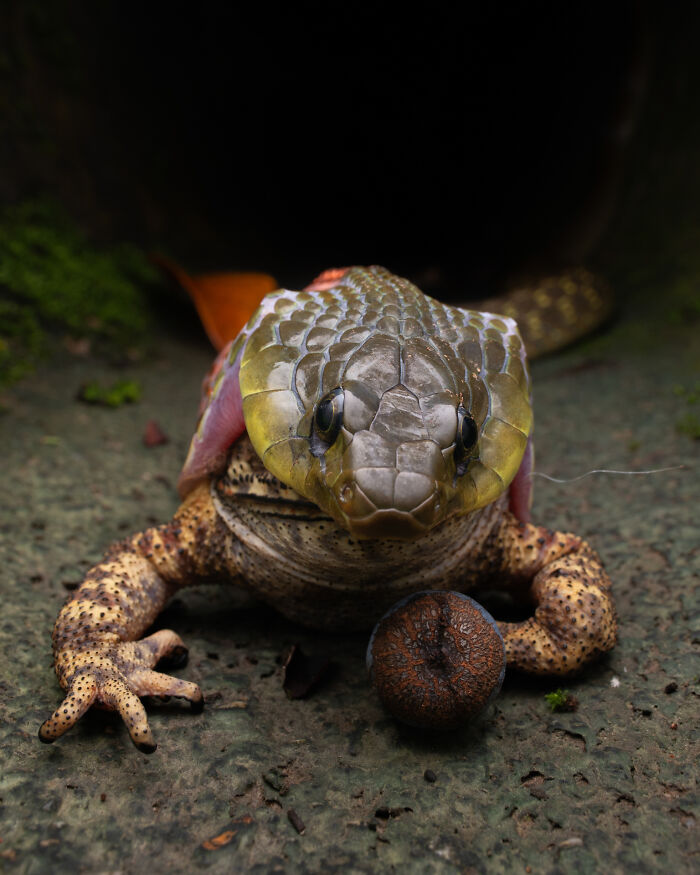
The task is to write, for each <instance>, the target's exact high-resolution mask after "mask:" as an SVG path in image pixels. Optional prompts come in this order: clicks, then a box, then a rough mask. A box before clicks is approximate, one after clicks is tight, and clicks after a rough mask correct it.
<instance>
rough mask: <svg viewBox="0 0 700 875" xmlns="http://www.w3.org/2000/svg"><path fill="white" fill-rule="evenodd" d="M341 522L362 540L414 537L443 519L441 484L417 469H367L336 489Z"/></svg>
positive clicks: (341, 483) (352, 476) (348, 475)
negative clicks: (416, 470)
mask: <svg viewBox="0 0 700 875" xmlns="http://www.w3.org/2000/svg"><path fill="white" fill-rule="evenodd" d="M333 493H334V496H333V497H334V499H335V505H336V508H337V513H336V514H335V516H336V518H337V519H338V520H339V522H340V523H341V524H342V525H343V527H344V528H346V529H347V530H348V531H349V532H350V534H351V535H352V536H353V537H356V538H360V539H363V540H364V539H374V538H376V539H392V540H415V539H416V538H420V537H422V536H423V535H425V534H426V533H427V532H429V531H430V529H432V528H433V527H434V526H435V525H437V523H439V522H441V521H442V519H443V518H444V514H443V512H442V508H443V499H442V498H441V495H440V490H439V484H438V483H437V482H436V481H434V480H432V479H430V478H429V477H425V476H424V475H422V474H415V473H414V472H405V471H399V472H397V471H395V470H393V469H386V468H364V469H360V470H359V471H355V472H353V473H352V474H346V475H345V476H344V477H342V478H341V481H340V482H339V483H337V484H336V487H335V488H334V490H333Z"/></svg>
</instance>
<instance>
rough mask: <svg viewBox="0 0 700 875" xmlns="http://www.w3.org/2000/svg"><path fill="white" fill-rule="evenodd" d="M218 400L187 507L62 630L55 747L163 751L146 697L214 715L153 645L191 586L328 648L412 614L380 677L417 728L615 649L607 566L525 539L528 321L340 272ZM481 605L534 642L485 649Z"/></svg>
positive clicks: (262, 325) (233, 375)
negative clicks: (487, 591) (511, 613)
mask: <svg viewBox="0 0 700 875" xmlns="http://www.w3.org/2000/svg"><path fill="white" fill-rule="evenodd" d="M584 297H585V295H584ZM566 309H567V308H566V307H565V308H564V310H562V312H563V313H565V311H566ZM531 336H532V337H533V338H535V339H536V336H537V334H536V332H535V333H534V334H533V333H532V332H531ZM203 388H204V392H203V399H202V405H201V408H200V409H201V415H200V420H199V423H198V426H197V429H196V432H195V435H194V437H193V439H192V443H191V447H190V452H189V454H188V457H187V461H186V463H185V467H184V469H183V472H182V476H181V479H180V490H181V493H182V495H183V499H184V500H183V503H182V505H181V507H180V508H179V510H178V511H177V513H176V514H175V516H174V518H173V519H172V520H171V521H170V522H169V523H166V524H164V525H162V526H157V527H153V528H149V529H147V530H146V531H144V532H141V533H138V534H136V535H133V536H132V537H131V538H128V539H126V540H125V541H122V542H120V543H118V544H115V545H113V547H112V548H111V549H110V551H109V552H108V554H107V555H106V557H105V559H104V560H103V561H102V562H100V563H98V565H96V566H95V567H94V568H92V569H91V570H90V571H89V572H88V574H87V575H86V578H85V580H84V582H83V583H82V584H81V586H80V587H79V588H78V589H77V590H76V591H75V592H74V593H73V595H72V597H71V599H70V600H69V601H68V603H67V604H66V605H64V607H63V608H62V610H61V612H60V614H59V616H58V618H57V620H56V624H55V627H54V632H53V645H54V659H55V666H56V673H57V675H58V678H59V681H60V683H61V685H62V686H63V687H64V689H65V690H66V697H65V699H64V701H63V703H62V704H61V706H60V707H59V708H58V709H57V710H56V711H55V712H54V713H53V715H52V716H51V717H49V719H48V720H46V721H45V723H44V724H43V725H42V727H41V729H40V731H39V735H40V738H41V739H42V741H45V742H51V741H54V740H55V739H56V738H58V737H59V736H60V735H62V734H63V733H64V732H65V731H66V730H67V729H69V728H70V727H71V726H73V725H74V724H75V722H76V721H77V720H78V719H79V718H80V716H81V715H82V714H83V713H85V711H86V710H87V709H88V708H89V707H90V706H91V705H92V704H93V703H99V704H100V705H102V706H103V707H106V708H109V709H113V710H118V711H119V712H120V714H121V715H122V717H123V719H124V721H125V723H126V725H127V727H128V729H129V733H130V735H131V738H132V740H133V741H134V743H135V744H136V746H137V747H138V748H139V749H140V750H142V751H144V752H152V751H153V750H155V742H154V740H153V737H152V735H151V731H150V727H149V726H148V721H147V716H146V712H145V709H144V707H143V704H142V703H141V701H140V698H139V697H141V696H149V695H150V696H160V697H163V696H176V697H180V698H183V699H186V700H187V701H189V702H190V703H191V704H192V706H193V708H195V709H201V706H202V703H203V697H202V692H201V690H200V689H199V687H198V686H197V685H196V684H194V683H192V682H188V681H185V680H181V679H179V678H173V677H170V676H168V675H165V674H161V673H160V672H157V671H154V670H153V669H154V666H155V665H156V664H157V663H158V662H159V661H160V660H161V659H163V658H165V657H168V656H173V655H175V656H178V655H181V654H182V652H183V651H184V650H185V646H184V644H183V642H182V641H181V639H180V638H179V636H178V635H177V634H176V633H175V632H173V631H171V630H164V629H161V630H159V631H158V632H155V633H153V634H151V635H148V636H147V637H145V638H141V637H140V636H142V635H143V634H144V632H145V631H146V630H147V629H148V627H149V626H150V625H151V624H152V623H153V621H154V620H155V618H156V617H157V616H158V614H159V612H160V611H161V610H162V609H163V607H164V606H165V604H166V603H167V601H168V599H169V598H170V597H171V596H172V595H173V593H175V592H176V591H177V590H178V589H179V588H180V587H183V586H186V585H189V584H192V583H195V582H197V581H206V580H211V579H213V578H215V579H222V578H223V579H229V580H231V581H233V582H235V583H237V584H241V585H244V586H247V587H248V588H249V589H250V590H252V592H253V593H255V594H256V595H258V596H260V597H261V598H263V599H265V600H266V601H268V602H269V603H270V604H271V605H273V606H274V607H275V608H277V609H278V610H279V611H281V612H282V613H284V614H286V615H287V616H289V617H291V618H293V619H295V620H298V621H301V622H303V623H306V624H308V625H311V626H318V627H322V628H326V629H327V628H338V627H340V628H349V627H351V626H355V627H357V626H363V627H366V626H368V625H370V624H371V623H372V622H374V621H376V620H378V619H379V618H380V617H381V615H382V613H383V612H384V611H385V610H386V609H387V608H389V607H390V605H391V604H392V603H394V602H395V601H396V600H397V599H399V600H402V601H399V602H398V605H396V606H395V608H394V609H393V611H392V612H390V615H388V616H390V619H389V620H387V617H385V618H384V619H383V620H382V623H381V624H380V625H381V634H378V635H375V636H373V638H372V641H373V642H374V645H376V646H375V647H374V649H373V651H372V652H373V658H372V666H373V668H372V671H373V673H374V676H375V678H376V677H378V676H381V677H382V678H383V681H382V684H383V686H382V689H383V690H384V692H385V693H387V691H388V694H389V695H390V697H391V698H392V700H393V699H394V698H395V696H394V694H396V696H397V697H398V704H396V702H394V705H396V707H394V705H392V706H391V707H392V708H393V711H392V713H396V714H398V715H399V716H400V718H401V719H403V720H406V721H408V722H415V723H419V724H420V725H430V726H447V725H454V720H455V719H456V720H457V721H459V720H462V719H463V716H464V715H465V714H468V713H471V706H472V704H473V689H472V684H471V681H472V679H478V678H479V677H482V676H483V677H486V675H487V674H488V676H489V678H490V681H489V684H487V687H488V686H489V685H493V684H494V683H495V685H496V686H495V687H494V688H493V689H494V690H495V689H496V687H497V686H498V684H500V679H501V678H502V674H503V668H502V663H503V659H504V658H505V659H507V661H508V664H509V665H510V666H512V667H516V668H518V669H521V670H524V671H528V672H531V673H536V674H567V673H570V672H572V671H576V670H578V669H579V668H580V667H581V666H582V665H583V664H584V663H585V662H587V661H588V660H590V659H592V658H593V657H595V656H596V655H598V654H600V653H602V652H603V651H605V650H609V649H610V648H611V647H612V646H613V645H614V643H615V637H616V628H617V627H616V619H615V610H614V605H613V601H612V597H611V593H610V581H609V579H608V577H607V575H606V573H605V571H604V569H603V567H602V565H601V562H600V559H599V558H598V556H597V555H596V554H595V552H594V551H593V550H592V549H591V548H590V547H589V546H588V544H586V543H585V542H584V541H582V539H581V538H579V537H577V536H576V535H574V534H570V533H562V532H552V531H549V530H548V529H545V528H542V527H539V526H535V525H532V524H530V523H529V522H528V521H527V513H528V504H529V502H528V496H529V484H530V482H531V478H529V477H528V472H529V469H530V466H531V463H532V443H531V431H532V408H531V397H530V396H531V392H530V378H529V375H528V368H527V362H526V356H525V344H524V343H523V340H522V338H521V335H520V333H519V331H518V328H517V325H516V322H515V321H514V320H513V319H512V318H511V317H510V316H508V315H498V314H497V313H493V312H490V311H476V310H469V309H462V308H459V307H450V306H447V305H444V304H441V303H439V302H438V301H436V300H433V299H432V298H430V297H428V296H426V295H424V294H423V293H422V292H421V291H420V290H419V289H418V288H416V287H415V286H414V285H412V284H411V283H410V282H408V281H407V280H405V279H401V278H399V277H396V276H393V275H392V274H391V273H389V272H388V271H386V270H384V269H383V268H378V267H372V268H348V269H342V270H333V271H328V272H326V273H324V274H322V275H321V276H320V277H319V278H318V279H317V280H315V281H314V282H313V283H312V284H311V285H310V286H308V287H307V288H306V289H304V290H302V291H300V292H293V291H289V290H284V289H283V290H280V291H278V292H275V293H272V294H271V295H268V296H267V297H266V298H265V299H264V300H263V302H262V304H261V305H260V307H259V308H258V310H257V311H256V312H255V314H254V315H253V316H252V318H251V319H250V320H249V322H248V323H247V325H246V326H245V327H244V329H243V330H242V331H241V333H240V335H239V336H238V337H237V339H235V340H234V341H232V342H231V343H230V344H229V345H228V346H227V347H225V348H224V349H223V350H222V352H221V353H220V355H219V357H218V358H217V360H216V362H215V365H214V367H213V369H212V371H211V372H210V373H209V375H208V376H207V378H206V379H205V382H204V387H203ZM246 431H247V434H245V432H246ZM484 587H487V588H501V589H505V590H507V591H508V592H509V593H510V594H511V595H512V596H513V597H515V598H520V599H522V600H523V601H525V602H527V603H529V604H531V605H532V604H534V605H535V610H534V614H533V615H532V616H531V617H529V618H528V619H527V620H524V621H523V622H520V623H499V624H498V628H496V623H495V621H493V619H492V618H490V617H489V618H488V624H489V626H490V629H491V632H492V634H491V635H490V638H489V640H490V642H491V643H490V644H489V645H488V646H487V644H486V641H487V637H488V636H486V637H485V636H484V635H482V634H481V633H478V634H477V633H475V632H474V628H475V627H470V628H469V629H467V625H468V624H469V623H471V620H470V618H472V619H474V620H475V621H476V622H479V623H483V622H484V620H485V618H486V616H487V615H486V614H485V612H484V611H483V609H482V608H480V607H479V606H478V605H474V604H471V603H470V602H469V601H468V600H465V599H464V598H462V597H461V595H460V594H463V593H465V592H467V591H471V590H475V589H477V590H478V589H480V588H484ZM426 588H428V589H430V590H432V591H433V592H431V593H429V594H428V596H427V601H426V600H425V599H422V598H421V599H418V600H412V599H411V596H412V594H416V593H417V592H418V591H421V590H425V589H426ZM443 596H445V598H443ZM406 597H409V598H408V601H406ZM385 621H386V622H385ZM387 623H388V625H387ZM424 642H435V643H427V644H426V653H427V656H426V655H425V653H424V652H423V650H422V645H423V643H424ZM450 642H451V644H450V646H449V647H448V646H447V644H448V643H450ZM447 653H450V654H452V656H451V657H450V659H446V658H445V659H444V658H443V657H444V656H445V655H446V654H447ZM440 654H442V656H441V655H440ZM438 657H439V658H438ZM455 659H456V660H458V661H459V662H460V664H459V665H457V666H455V665H454V660H455ZM438 664H439V668H438ZM487 669H488V671H487ZM477 686H479V685H477ZM378 689H379V684H378ZM482 693H483V695H481V694H480V695H481V698H480V699H479V701H482V702H486V701H488V700H489V696H490V695H491V694H490V693H489V691H488V689H487V690H486V691H485V692H484V691H482ZM383 701H388V699H387V698H386V696H385V695H384V694H383ZM455 703H457V704H458V707H456V708H455V707H453V706H454V705H455ZM460 715H461V716H460Z"/></svg>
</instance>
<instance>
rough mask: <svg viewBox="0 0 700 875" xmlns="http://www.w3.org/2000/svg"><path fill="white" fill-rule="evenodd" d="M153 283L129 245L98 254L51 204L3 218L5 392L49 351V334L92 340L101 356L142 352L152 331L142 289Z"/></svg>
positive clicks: (0, 285)
mask: <svg viewBox="0 0 700 875" xmlns="http://www.w3.org/2000/svg"><path fill="white" fill-rule="evenodd" d="M154 279H155V271H154V270H153V268H152V267H151V265H150V264H149V263H148V261H147V260H146V258H145V256H144V255H143V254H142V253H141V252H139V251H138V250H136V249H135V248H134V247H131V246H119V247H114V248H112V249H110V250H101V249H98V248H96V247H95V246H94V245H92V244H91V243H90V242H89V241H88V240H87V239H86V237H85V236H84V234H83V233H82V232H81V231H79V230H78V229H77V228H76V227H75V226H74V225H73V224H72V223H71V222H70V221H69V220H68V219H67V218H66V216H65V215H63V213H62V212H61V211H60V210H59V209H58V208H57V207H55V206H54V205H51V204H46V203H43V202H36V201H31V202H25V203H22V204H19V205H17V206H14V207H10V208H7V209H5V210H4V211H3V212H2V213H0V387H1V386H3V385H8V384H10V383H12V382H14V381H15V380H17V379H19V378H20V377H21V376H22V375H23V374H25V373H26V372H27V371H28V370H30V369H31V368H32V367H33V366H34V365H35V364H36V362H37V360H38V359H39V358H40V357H41V356H42V355H43V354H45V353H46V352H47V349H48V337H49V336H50V334H51V333H55V332H57V331H58V332H61V333H64V334H65V333H68V334H69V335H70V336H72V337H74V338H88V339H90V340H91V341H92V347H93V349H95V350H96V351H98V352H99V351H104V352H107V353H108V354H112V355H113V354H115V353H117V352H121V353H122V354H123V353H124V351H126V350H128V349H130V348H134V347H139V346H140V345H142V344H143V343H144V341H145V338H146V335H147V330H148V310H147V305H146V300H145V297H144V295H143V289H144V288H145V287H146V286H147V285H149V284H151V283H152V282H153V281H154Z"/></svg>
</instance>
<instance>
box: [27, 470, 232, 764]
mask: <svg viewBox="0 0 700 875" xmlns="http://www.w3.org/2000/svg"><path fill="white" fill-rule="evenodd" d="M226 538H227V530H226V529H225V527H224V526H223V524H222V523H221V522H220V520H219V518H218V515H217V514H216V511H215V510H214V506H213V504H212V501H211V497H210V494H209V488H208V486H201V487H199V488H197V489H195V490H194V491H193V492H192V493H190V495H189V496H188V498H187V500H186V501H185V502H184V504H183V505H182V506H181V507H180V509H179V510H178V512H177V513H176V514H175V517H174V518H173V520H172V521H171V522H170V523H167V524H166V525H163V526H159V527H157V528H152V529H147V530H146V531H145V532H142V533H140V534H137V535H134V536H133V537H131V538H129V539H127V540H126V541H122V542H120V543H118V544H115V545H114V546H113V547H112V548H111V549H110V550H109V552H108V553H107V555H106V556H105V558H104V559H103V561H102V562H100V563H99V565H96V566H95V567H94V568H92V569H91V570H90V571H89V572H88V574H87V576H86V578H85V581H84V582H83V583H82V584H81V586H80V587H79V588H78V589H77V590H76V591H75V593H74V594H73V596H72V598H71V599H70V600H69V601H68V602H67V603H66V604H65V605H64V606H63V608H62V609H61V612H60V613H59V615H58V618H57V620H56V624H55V626H54V630H53V649H54V660H55V666H56V674H57V675H58V680H59V682H60V684H61V686H62V687H63V688H64V689H65V690H66V691H67V693H66V697H65V699H64V700H63V702H62V704H61V705H60V707H59V708H58V709H57V710H56V711H55V712H54V713H53V714H52V715H51V717H49V719H48V720H46V722H45V723H43V724H42V726H41V728H40V730H39V738H40V739H41V740H42V741H45V742H47V743H48V742H52V741H55V739H57V738H58V737H59V736H61V735H63V733H64V732H66V731H67V730H68V729H70V728H71V727H72V726H73V725H74V724H75V723H76V722H77V721H78V720H79V719H80V717H81V716H82V715H83V714H84V713H85V712H86V711H87V710H88V708H90V706H91V705H93V704H97V705H99V706H100V707H103V708H106V709H108V710H114V711H119V713H120V714H121V716H122V719H123V720H124V723H125V724H126V726H127V728H128V730H129V735H130V736H131V740H132V741H133V742H134V744H135V745H136V747H137V748H138V749H139V750H141V751H143V752H144V753H151V752H152V751H154V750H155V749H156V745H155V742H154V741H153V736H152V734H151V730H150V727H149V725H148V720H147V718H146V711H145V709H144V707H143V704H142V703H141V701H140V699H139V696H149V695H151V696H153V695H154V696H175V697H178V698H181V699H186V700H187V701H189V702H190V704H191V707H192V709H193V710H201V709H202V706H203V701H204V700H203V698H202V692H201V690H200V689H199V687H198V686H197V685H196V684H193V683H190V682H188V681H183V680H179V679H178V678H173V677H170V676H169V675H166V674H161V673H160V672H156V671H153V667H154V666H155V665H156V663H158V661H159V660H161V659H163V658H166V657H170V658H171V659H175V660H177V659H178V658H180V657H182V656H185V655H186V654H187V649H186V647H185V645H184V644H183V642H182V640H181V639H180V637H179V636H178V635H176V634H175V632H172V631H170V630H169V629H163V630H161V631H159V632H156V633H154V634H153V635H149V636H148V637H147V638H144V639H142V640H140V641H138V640H137V639H138V638H139V636H140V635H141V634H142V633H143V632H144V631H145V630H146V629H147V628H148V627H149V626H150V625H151V623H153V621H154V620H155V618H156V617H157V616H158V614H159V613H160V612H161V610H162V609H163V607H164V606H165V603H166V602H167V600H168V599H169V598H170V596H171V595H172V594H173V593H174V592H175V591H176V590H177V589H179V588H180V587H182V586H185V585H186V584H188V583H196V582H198V581H202V580H205V579H207V578H211V577H215V576H216V575H217V574H221V573H222V572H223V571H224V570H225V571H226V573H227V575H230V574H231V569H229V568H228V567H227V562H226V558H225V552H226V551H225V546H226ZM234 573H235V572H234Z"/></svg>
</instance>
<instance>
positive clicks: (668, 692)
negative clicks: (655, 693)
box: [664, 681, 678, 696]
mask: <svg viewBox="0 0 700 875" xmlns="http://www.w3.org/2000/svg"><path fill="white" fill-rule="evenodd" d="M677 689H678V684H677V683H676V682H675V681H671V683H670V684H666V686H665V687H664V693H666V695H667V696H670V695H671V693H675V692H676V690H677Z"/></svg>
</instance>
